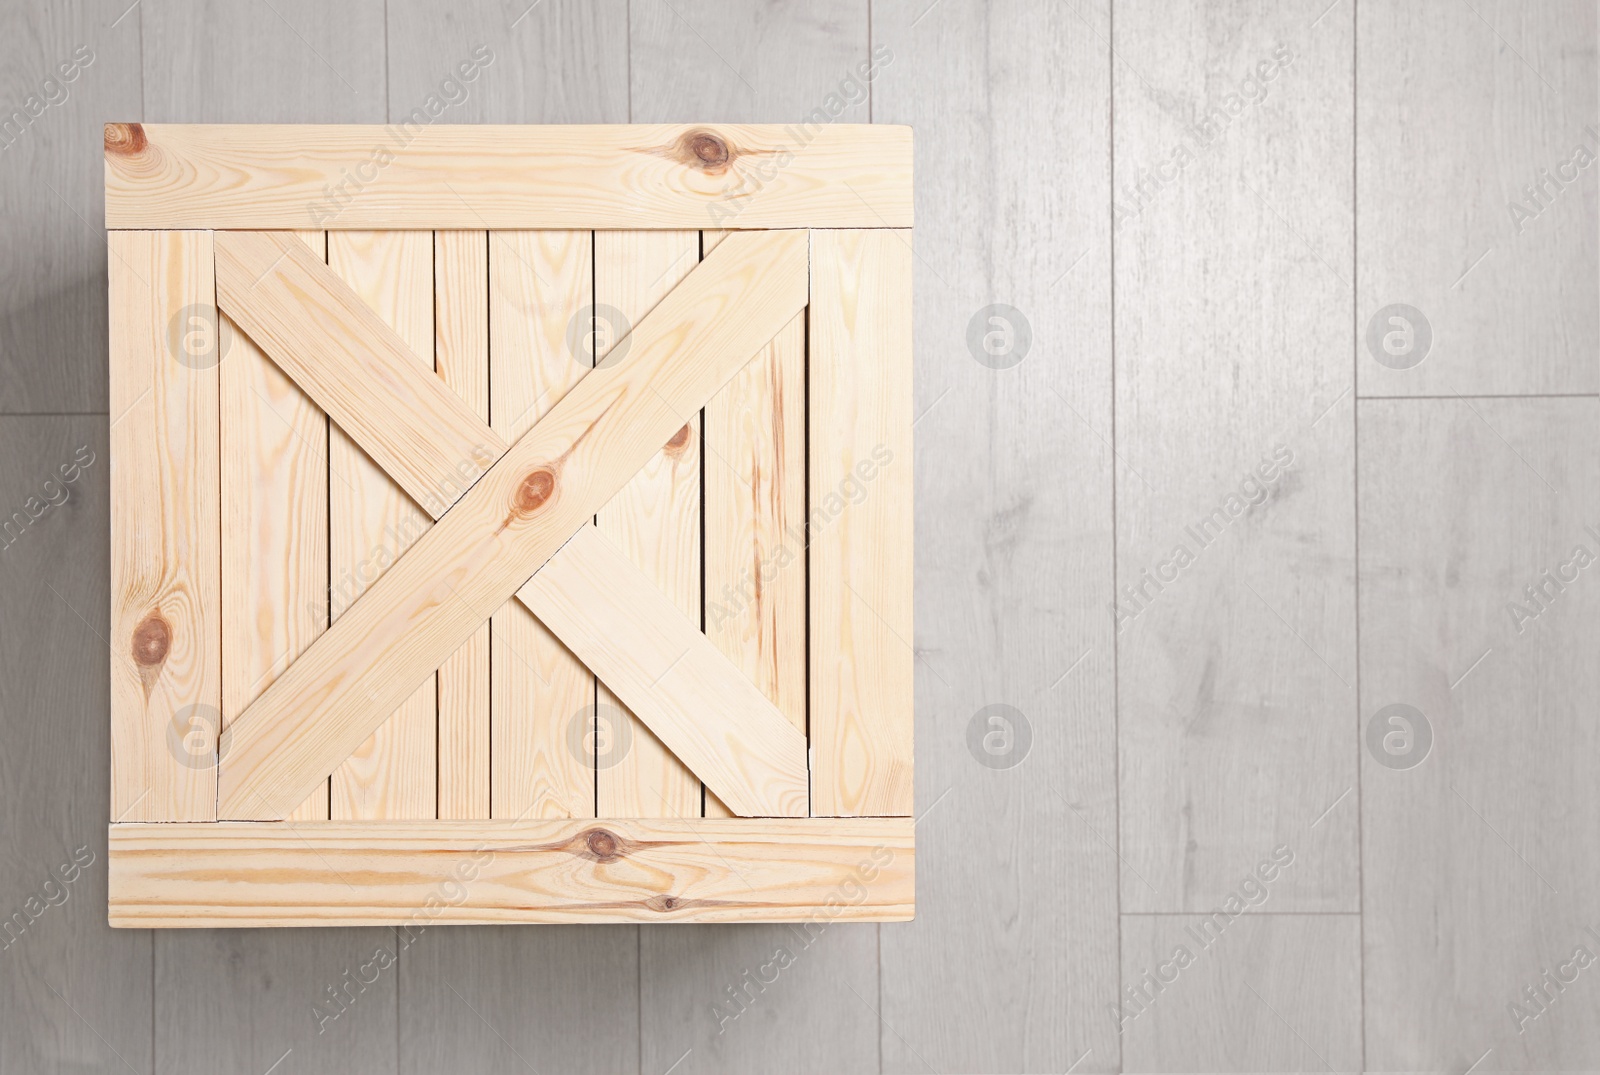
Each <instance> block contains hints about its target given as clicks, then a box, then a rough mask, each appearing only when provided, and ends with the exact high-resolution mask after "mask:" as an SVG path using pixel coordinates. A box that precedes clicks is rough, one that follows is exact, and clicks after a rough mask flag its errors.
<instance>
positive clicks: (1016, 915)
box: [867, 0, 1118, 1073]
mask: <svg viewBox="0 0 1600 1075" xmlns="http://www.w3.org/2000/svg"><path fill="white" fill-rule="evenodd" d="M872 13H873V24H872V28H871V29H872V44H873V58H874V60H877V61H878V62H879V64H880V65H881V66H880V70H879V73H878V75H877V77H876V78H875V80H874V81H873V84H872V95H873V96H872V118H873V120H874V121H876V122H880V123H910V124H913V125H915V128H916V136H915V137H916V149H917V162H916V163H917V204H916V210H917V229H916V240H915V245H916V254H917V257H916V265H915V272H916V300H915V319H916V320H915V323H916V378H915V381H916V384H915V403H914V407H913V412H912V413H913V419H912V420H913V423H914V424H913V428H912V435H913V440H914V443H915V447H916V463H915V467H916V501H915V504H916V507H915V511H916V572H917V574H916V592H915V602H914V604H915V624H916V637H915V639H914V640H908V642H909V641H914V642H915V645H916V652H917V657H918V660H917V667H916V701H917V748H916V762H917V776H916V808H917V811H918V814H919V815H920V816H921V817H922V820H921V821H920V822H919V823H918V825H917V850H918V856H919V858H920V859H921V861H922V862H923V863H950V864H952V865H954V867H955V868H953V869H949V870H946V869H943V868H939V870H938V873H937V875H935V874H932V873H928V872H927V867H926V866H924V877H925V878H927V881H925V882H924V883H923V884H922V885H921V886H920V887H919V889H918V892H917V920H916V921H915V922H913V923H911V924H908V925H904V926H884V927H882V929H881V933H882V964H883V971H882V986H881V989H880V995H879V996H878V997H876V998H872V997H869V998H867V999H868V1000H870V1001H872V1002H873V1004H874V1005H876V1006H878V1007H879V1010H880V1012H881V1015H882V1025H881V1027H880V1029H879V1041H880V1045H881V1048H882V1052H883V1069H884V1070H885V1071H895V1072H898V1071H926V1070H930V1069H931V1070H935V1071H1064V1070H1066V1069H1068V1068H1069V1067H1071V1068H1072V1070H1073V1071H1075V1072H1080V1073H1081V1072H1090V1071H1112V1070H1116V1067H1117V1063H1118V1041H1117V1036H1116V1032H1115V1024H1114V1023H1113V1022H1112V1021H1111V1020H1109V1019H1108V1018H1106V1014H1105V1005H1106V1003H1107V1001H1108V999H1109V998H1110V997H1112V996H1113V995H1114V994H1115V993H1116V989H1117V947H1116V946H1117V918H1116V915H1117V863H1116V854H1115V845H1114V841H1115V839H1116V827H1117V821H1116V792H1115V771H1116V770H1115V764H1116V763H1115V758H1116V755H1115V750H1116V739H1115V731H1114V709H1113V695H1112V686H1113V684H1112V675H1113V667H1114V666H1113V636H1112V632H1111V617H1110V614H1109V612H1108V607H1109V605H1110V603H1111V567H1112V559H1111V557H1112V500H1111V462H1112V461H1111V454H1110V451H1109V447H1108V445H1109V437H1110V434H1111V292H1110V282H1111V266H1110V260H1109V259H1110V255H1111V232H1110V214H1109V212H1108V205H1109V200H1110V131H1109V123H1110V103H1111V100H1110V93H1111V81H1110V63H1111V56H1110V53H1109V50H1108V37H1107V33H1108V29H1109V12H1108V8H1107V5H1106V4H1102V3H1087V4H1085V3H1073V4H1069V5H1060V4H1049V3H1033V2H1010V3H1002V4H993V5H990V4H966V3H950V2H946V3H940V4H933V5H930V4H929V3H928V2H927V0H904V2H881V0H880V2H876V3H874V4H873V6H872ZM880 49H882V50H883V51H882V52H881V53H880V52H879V50H880ZM992 304H1006V305H1007V306H1009V307H1013V308H1015V309H1016V310H1017V311H1020V314H1021V317H1020V318H1017V317H1016V316H1015V315H1007V314H1003V313H1002V312H997V311H992V310H990V309H989V307H990V306H991V305H992ZM997 317H998V318H1001V319H1000V320H994V318H997ZM1007 317H1010V318H1012V320H1009V321H1008V320H1007V319H1006V318H1007ZM1024 325H1026V326H1027V335H1024V333H1023V331H1022V328H1023V326H1024ZM1025 339H1026V341H1027V342H1026V343H1024V342H1023V341H1024V340H1025ZM894 465H896V466H898V465H900V464H899V461H898V460H897V461H896V462H895V464H894ZM991 706H1001V707H1010V708H1004V709H999V710H994V709H990V708H989V707H991ZM1017 714H1020V716H1018V715H1017ZM1024 721H1025V722H1026V724H1024ZM1024 729H1027V730H1026V731H1025V730H1024ZM1000 766H1009V768H1004V767H1000ZM935 876H937V881H933V878H934V877H935ZM928 882H932V883H928ZM1068 965H1070V966H1072V967H1073V968H1074V969H1073V973H1072V974H1071V975H1070V976H1064V975H1062V974H1061V973H1060V968H1061V967H1063V966H1068ZM1075 1064H1076V1067H1073V1065H1075Z"/></svg>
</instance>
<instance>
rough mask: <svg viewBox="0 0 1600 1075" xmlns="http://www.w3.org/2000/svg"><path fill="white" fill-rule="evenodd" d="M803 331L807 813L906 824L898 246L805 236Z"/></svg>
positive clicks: (905, 489)
mask: <svg viewBox="0 0 1600 1075" xmlns="http://www.w3.org/2000/svg"><path fill="white" fill-rule="evenodd" d="M810 325H811V341H810V352H811V353H810V362H809V363H808V369H809V378H810V384H809V388H808V394H807V408H808V409H807V419H806V422H807V431H808V433H807V450H808V453H809V467H808V469H807V481H808V483H809V485H810V496H809V498H808V502H807V508H808V514H807V516H806V519H805V523H804V533H805V535H806V540H807V548H808V549H809V550H810V572H811V594H810V603H811V693H810V698H811V744H812V751H813V755H814V759H815V760H814V765H813V770H812V783H813V787H814V801H813V802H812V813H813V814H814V815H816V816H819V817H821V816H834V815H842V814H910V813H912V812H913V810H912V807H913V799H912V784H911V739H912V736H911V723H912V712H913V704H914V703H913V689H912V688H913V684H912V675H913V670H912V663H913V659H914V654H913V651H912V648H911V636H912V628H911V558H910V556H909V555H908V554H909V552H910V550H911V547H912V546H911V543H912V534H911V521H912V520H911V491H912V490H911V470H910V468H909V467H907V466H906V465H905V464H906V462H907V461H908V460H909V459H910V458H911V247H910V239H909V237H908V236H905V235H901V234H898V233H896V232H892V231H884V230H863V231H815V232H812V245H811V309H810ZM897 463H898V465H896V464H897Z"/></svg>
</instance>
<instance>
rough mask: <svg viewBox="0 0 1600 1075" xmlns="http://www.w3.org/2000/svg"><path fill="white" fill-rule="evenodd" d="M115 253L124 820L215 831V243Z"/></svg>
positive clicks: (114, 623)
mask: <svg viewBox="0 0 1600 1075" xmlns="http://www.w3.org/2000/svg"><path fill="white" fill-rule="evenodd" d="M111 254H112V259H113V260H112V265H111V280H110V293H111V308H112V310H113V311H115V316H114V317H113V318H112V331H111V336H110V347H111V353H112V355H113V356H114V357H113V358H112V360H111V365H112V368H114V369H115V370H116V371H117V375H116V376H115V377H113V378H112V379H111V403H112V406H114V407H116V408H117V410H118V415H119V417H120V418H121V420H120V421H118V422H117V424H116V427H115V428H114V429H113V430H112V444H113V446H114V447H113V449H112V450H113V451H114V452H115V454H116V462H115V463H111V462H109V461H108V464H107V470H108V471H109V472H110V475H111V549H112V552H111V610H112V611H111V641H110V647H111V652H110V655H109V657H110V664H111V691H112V693H111V816H112V817H113V818H127V819H137V820H141V821H204V820H207V819H215V817H216V809H217V806H216V789H217V776H216V767H215V766H214V765H213V764H211V760H210V759H211V758H212V757H214V756H215V754H216V750H217V735H218V730H219V728H218V725H219V724H220V722H221V706H222V597H221V579H220V577H219V576H220V572H221V567H222V548H221V539H220V534H219V526H220V523H219V518H218V517H219V514H220V510H219V507H218V503H217V499H218V492H217V483H218V465H219V464H218V448H217V408H218V399H217V363H216V347H217V323H216V316H217V314H216V307H215V306H214V305H213V299H212V295H213V291H214V285H213V283H212V273H211V260H212V258H211V233H210V232H199V231H195V232H118V233H115V234H113V235H112V236H111ZM24 508H25V509H26V505H24ZM30 514H31V512H30ZM299 801H300V800H299V799H298V798H297V799H296V800H295V802H296V803H298V802H299Z"/></svg>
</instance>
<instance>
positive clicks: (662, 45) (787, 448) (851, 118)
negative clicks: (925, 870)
mask: <svg viewBox="0 0 1600 1075" xmlns="http://www.w3.org/2000/svg"><path fill="white" fill-rule="evenodd" d="M868 8H869V5H867V4H863V3H861V2H860V0H825V2H813V3H809V4H782V5H741V4H728V3H725V2H723V0H674V2H673V3H672V4H671V5H670V6H669V5H667V4H660V3H635V4H632V5H630V7H629V20H630V27H629V48H628V57H629V71H630V74H631V80H632V94H631V97H632V103H633V119H634V120H635V121H636V122H640V123H694V122H699V121H701V120H704V119H705V118H707V117H711V116H715V117H717V118H719V119H723V120H727V121H729V122H741V123H790V124H804V123H806V122H807V120H808V118H814V117H815V116H818V115H828V114H829V113H828V111H827V110H828V109H829V108H833V110H834V112H835V113H836V118H837V121H838V122H845V123H864V122H866V121H867V120H868V119H869V118H870V116H869V111H868V106H867V84H866V80H865V79H863V78H862V77H861V76H860V74H859V73H858V69H859V68H860V66H861V65H863V64H866V63H867V62H868V60H869V52H870V41H869V34H868V25H867V13H868ZM728 187H729V191H730V195H734V194H736V193H737V191H738V190H739V189H740V188H739V186H738V184H737V182H735V181H734V180H733V179H732V177H730V181H729V183H728ZM737 205H738V201H737V199H736V197H732V196H730V197H729V199H728V200H727V201H725V202H723V203H720V204H719V210H721V209H729V208H736V207H737ZM708 215H709V214H708ZM715 222H716V221H715V220H708V221H707V225H708V226H712V225H714V224H715ZM701 236H702V240H701V241H702V246H703V254H708V253H710V251H711V250H713V249H714V248H715V247H716V245H717V242H718V241H719V240H720V238H721V233H720V232H715V231H705V232H702V233H701ZM804 348H805V323H804V320H803V319H797V320H796V323H795V324H793V325H790V326H789V327H788V328H787V329H786V330H785V331H784V333H783V334H782V335H781V336H780V337H779V338H778V339H776V340H775V341H774V342H773V345H772V346H770V347H768V348H767V349H766V350H765V352H764V353H763V354H761V355H757V356H755V357H754V358H752V360H751V362H750V364H749V365H747V366H746V367H745V368H744V370H742V371H741V372H740V373H739V374H738V375H737V376H735V377H734V379H733V380H732V381H731V382H730V383H729V384H728V385H727V386H726V387H724V389H723V390H722V391H721V392H719V393H718V394H717V395H716V396H714V397H713V398H712V399H711V400H710V401H708V402H707V404H706V409H705V437H704V445H705V458H704V461H703V465H702V473H703V475H704V480H705V527H704V534H705V538H704V544H705V561H704V562H705V587H704V588H705V595H706V596H705V606H704V607H705V620H704V623H705V630H706V633H707V634H708V635H709V636H710V637H711V638H712V639H713V640H714V641H715V642H716V644H717V645H718V646H719V647H720V648H721V649H722V652H723V653H725V654H727V655H728V656H729V657H730V658H731V659H733V660H734V662H735V663H736V664H737V665H738V666H739V667H740V668H741V669H743V670H744V671H745V672H746V673H747V674H749V675H750V676H751V678H752V680H753V681H754V682H756V683H757V684H758V685H759V686H761V688H762V690H763V691H765V692H767V696H768V697H769V698H771V699H772V700H773V702H774V703H775V704H776V705H777V706H778V707H779V708H780V709H781V710H782V711H783V712H784V713H785V714H786V715H789V716H790V717H791V718H793V719H795V720H796V724H797V726H799V727H801V728H804V727H805V692H806V689H807V685H806V669H805V661H804V652H805V651H804V640H805V620H804V617H805V614H806V611H805V589H804V587H805V537H804V535H803V533H796V528H799V527H801V526H802V525H803V521H802V517H803V515H804V500H805V486H804V480H805V449H804V430H805V426H804V421H805V412H804V407H805V380H804V377H805V354H804ZM797 439H798V441H799V444H798V445H796V443H795V441H796V440H797ZM719 456H720V458H719ZM906 463H907V466H908V467H909V465H910V461H909V459H908V460H907V461H906ZM746 482H749V483H750V484H746ZM785 543H787V545H788V546H789V547H790V549H791V551H792V553H793V554H794V555H795V557H796V560H797V561H798V562H794V563H788V564H787V565H786V566H785V567H783V568H782V569H781V570H780V571H779V573H778V574H777V575H776V576H775V577H773V578H770V579H766V580H763V581H762V583H761V588H760V593H759V597H756V598H753V599H749V600H746V601H745V603H744V606H743V607H742V608H737V609H736V608H734V607H733V606H732V603H731V602H729V601H728V600H727V599H726V597H725V596H722V595H723V589H724V587H726V586H729V585H732V586H734V588H735V589H736V590H740V589H742V590H743V592H745V593H746V594H748V593H749V588H748V584H747V583H746V582H745V581H744V578H745V574H744V573H745V571H746V570H750V571H752V572H754V571H756V570H757V569H758V568H757V562H758V561H757V560H756V557H757V556H758V555H764V556H767V557H775V558H777V559H780V560H782V559H783V556H782V549H783V547H784V544H785ZM719 602H722V603H723V606H724V607H723V608H721V609H719V608H718V603H719ZM796 630H797V631H798V643H799V645H798V646H796V647H794V648H790V647H791V646H792V645H793V643H792V642H791V641H790V639H791V637H793V636H790V635H787V634H786V632H789V631H796ZM705 810H706V814H707V815H708V816H713V817H715V816H723V815H724V814H725V812H726V808H725V807H724V806H723V804H722V803H720V802H719V801H718V800H717V797H716V796H715V795H713V794H711V793H710V792H709V791H707V793H706V795H705ZM780 948H784V949H787V950H789V951H790V952H791V953H792V954H793V955H794V956H795V957H796V962H795V963H794V964H793V965H792V966H791V967H790V968H789V969H787V970H785V971H783V972H782V974H783V977H782V979H781V981H780V982H779V983H775V984H773V985H768V986H763V985H761V984H760V983H759V981H757V980H756V979H754V978H753V977H752V975H754V973H755V972H757V971H759V970H760V969H761V968H762V966H763V965H764V964H767V965H769V966H768V969H767V970H766V972H765V973H766V974H767V976H769V977H770V975H771V973H772V971H771V967H770V962H771V960H772V959H773V957H774V955H775V954H776V953H777V952H778V950H779V949H780ZM639 958H640V979H641V981H640V1001H641V1004H642V1008H643V1010H642V1012H641V1014H640V1025H641V1029H642V1043H641V1045H642V1047H641V1050H640V1055H641V1058H642V1061H643V1067H644V1070H646V1071H665V1070H666V1069H668V1068H669V1067H671V1066H672V1065H673V1064H675V1063H677V1064H679V1066H678V1067H677V1068H676V1070H675V1071H674V1075H691V1073H694V1072H716V1071H727V1072H735V1071H753V1070H760V1069H764V1068H770V1067H772V1066H773V1065H774V1063H775V1060H774V1058H781V1061H779V1063H781V1065H784V1066H788V1067H791V1068H794V1069H795V1070H804V1071H832V1072H840V1073H846V1072H864V1071H871V1072H876V1071H878V1070H879V1066H878V1061H879V1048H878V1035H879V1033H880V1030H881V1027H880V1024H879V1021H878V1017H877V1015H876V1013H875V1012H874V1011H873V1010H872V1008H871V1007H869V1006H868V1005H867V1004H864V1003H863V1001H862V999H858V998H865V999H867V1000H868V1001H870V1003H871V1005H873V1006H876V1005H877V1004H878V929H877V928H875V927H874V928H870V929H868V928H851V929H842V928H836V929H826V928H824V929H822V930H813V931H812V932H811V933H809V934H807V935H804V936H797V934H796V931H795V930H793V929H791V928H789V927H787V926H748V927H740V928H738V929H734V930H725V929H718V928H716V927H705V928H701V927H691V928H690V929H687V930H684V929H675V928H670V927H662V926H656V927H641V929H640V931H639ZM841 986H843V987H844V988H841ZM730 989H732V990H734V991H735V992H736V993H740V994H741V995H743V996H745V997H748V998H749V999H748V1000H746V1001H742V1002H735V1001H734V1000H733V999H732V998H730V996H729V994H728V990H730ZM741 1010H742V1012H743V1014H738V1015H734V1016H730V1014H729V1013H737V1012H740V1011H741ZM818 1027H826V1028H827V1032H826V1033H822V1034H819V1033H817V1030H816V1028H818ZM686 1050H692V1051H690V1052H687V1053H686V1052H685V1051H686ZM680 1060H681V1063H680Z"/></svg>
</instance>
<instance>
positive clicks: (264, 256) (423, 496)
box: [217, 232, 494, 584]
mask: <svg viewBox="0 0 1600 1075" xmlns="http://www.w3.org/2000/svg"><path fill="white" fill-rule="evenodd" d="M393 241H394V242H403V241H404V240H393ZM413 241H415V240H413ZM362 242H364V241H363V240H357V241H355V244H354V245H351V244H345V245H341V243H340V242H339V241H337V240H334V239H331V238H330V240H329V250H330V262H331V261H332V256H331V252H332V251H334V250H340V251H351V252H352V253H353V252H354V250H355V249H356V248H357V246H358V245H359V244H360V243H362ZM217 249H218V254H217V296H218V302H219V303H220V304H221V306H222V308H223V309H224V310H225V311H226V312H227V313H228V316H230V317H232V318H233V319H234V320H235V321H237V322H238V323H239V325H240V326H241V327H243V328H244V330H245V331H246V332H248V333H249V334H250V335H251V337H252V338H254V339H255V340H256V342H257V343H259V344H260V345H261V346H262V348H263V349H265V350H266V352H267V353H268V354H269V355H271V356H272V358H273V361H275V362H277V363H278V364H279V365H280V366H282V367H283V369H284V371H285V372H286V373H288V374H289V376H290V377H291V378H292V379H293V380H294V381H295V383H296V384H299V385H302V386H304V387H306V388H307V389H308V390H309V389H310V384H311V382H312V380H313V379H314V378H316V377H317V371H316V370H315V369H313V368H312V367H311V364H312V363H320V364H321V365H323V366H332V367H334V368H337V369H343V370H347V371H349V372H348V373H347V374H346V377H345V379H343V380H339V379H322V380H321V381H320V382H319V386H320V387H321V388H322V389H323V390H324V391H323V393H322V394H321V395H318V396H317V398H318V400H319V402H321V404H322V406H323V409H324V410H326V411H327V412H328V416H329V417H330V418H332V419H333V421H334V423H335V424H336V425H338V426H339V427H340V429H341V430H343V431H344V432H345V433H346V434H347V435H348V436H350V437H352V438H354V439H355V441H356V442H357V443H359V444H361V445H362V446H363V447H364V448H365V450H366V452H367V453H368V454H370V455H371V456H372V459H373V461H374V462H376V463H377V464H378V465H379V466H380V467H382V468H383V471H384V472H385V473H386V474H388V475H389V477H390V478H392V479H393V480H394V481H395V482H396V483H398V484H399V486H400V488H401V489H402V490H404V491H405V492H406V493H407V494H408V495H410V497H411V498H412V499H413V500H414V501H416V502H417V504H419V505H420V506H422V508H424V509H425V510H426V511H427V512H428V513H429V514H430V515H432V516H433V517H435V518H437V517H438V516H440V515H442V514H443V513H444V511H445V509H446V508H448V507H449V506H450V505H451V504H452V503H454V502H455V498H456V497H458V496H460V495H461V493H462V492H463V491H465V490H464V486H465V485H466V484H467V483H466V481H464V480H461V478H462V476H463V475H465V476H467V477H468V478H470V477H476V475H477V473H478V470H479V468H480V467H481V466H482V465H485V464H486V463H487V462H488V461H489V460H490V459H492V458H494V456H493V455H492V454H490V453H489V452H488V450H487V449H486V447H485V446H484V444H483V442H482V440H481V439H480V438H481V432H482V429H483V422H484V420H483V419H482V418H481V417H479V416H478V414H476V413H475V412H474V411H473V409H472V408H471V407H470V406H469V405H468V404H467V403H466V402H464V401H463V400H462V399H461V398H460V397H459V396H457V395H455V394H454V393H450V392H440V391H438V385H437V383H436V382H435V381H434V379H433V378H431V377H419V376H417V372H418V363H417V357H418V356H419V355H421V356H430V355H431V354H432V348H433V329H432V327H431V324H430V326H429V327H428V336H427V337H426V339H423V338H422V337H414V338H412V339H409V340H408V339H406V338H405V337H404V336H403V335H402V334H400V333H397V332H396V331H395V329H394V328H393V327H392V326H391V325H390V324H388V323H387V322H386V321H385V320H384V319H383V318H382V317H381V316H379V314H378V313H377V312H375V310H374V307H373V305H372V304H371V303H370V302H368V301H364V299H363V296H362V295H361V294H359V293H358V291H357V290H356V289H354V288H352V287H351V286H350V283H349V281H343V282H341V281H340V279H339V277H338V275H337V274H336V273H335V272H333V271H332V270H330V269H329V268H328V267H327V266H324V265H322V264H320V263H319V262H318V261H317V260H316V259H315V258H313V257H312V256H311V255H310V253H309V252H308V251H306V250H305V249H304V248H303V247H299V246H298V244H295V243H293V242H292V241H291V240H288V239H285V238H283V237H281V236H275V235H269V234H266V233H252V232H225V233H223V234H222V235H221V236H220V237H219V240H218V243H217ZM423 264H424V266H425V267H428V271H429V272H430V273H431V271H432V269H431V266H429V263H428V262H423ZM417 272H418V273H419V275H418V276H417V277H416V279H417V280H420V279H421V276H420V270H417ZM415 286H418V287H420V284H416V285H415ZM366 298H371V296H370V295H369V296H366ZM431 308H432V307H431V304H430V305H429V306H427V307H425V308H424V309H427V310H431ZM419 331H420V329H419ZM419 344H420V345H419ZM427 365H428V366H429V367H431V366H432V362H431V361H430V362H428V363H427ZM346 384H348V385H349V386H350V387H349V389H348V390H346V389H345V385H346ZM379 387H381V389H382V390H381V391H378V390H374V389H375V388H379ZM313 394H316V393H313ZM422 430H427V433H428V435H427V436H426V437H420V432H421V431H422ZM405 437H411V438H413V439H411V440H400V439H397V438H405ZM418 460H421V461H422V462H423V464H424V465H421V466H419V465H418V462H417V461H418ZM441 474H445V475H449V476H450V478H451V479H453V480H449V481H441V479H440V477H439V476H440V475H441ZM337 582H338V580H337V578H336V579H335V584H337Z"/></svg>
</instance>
